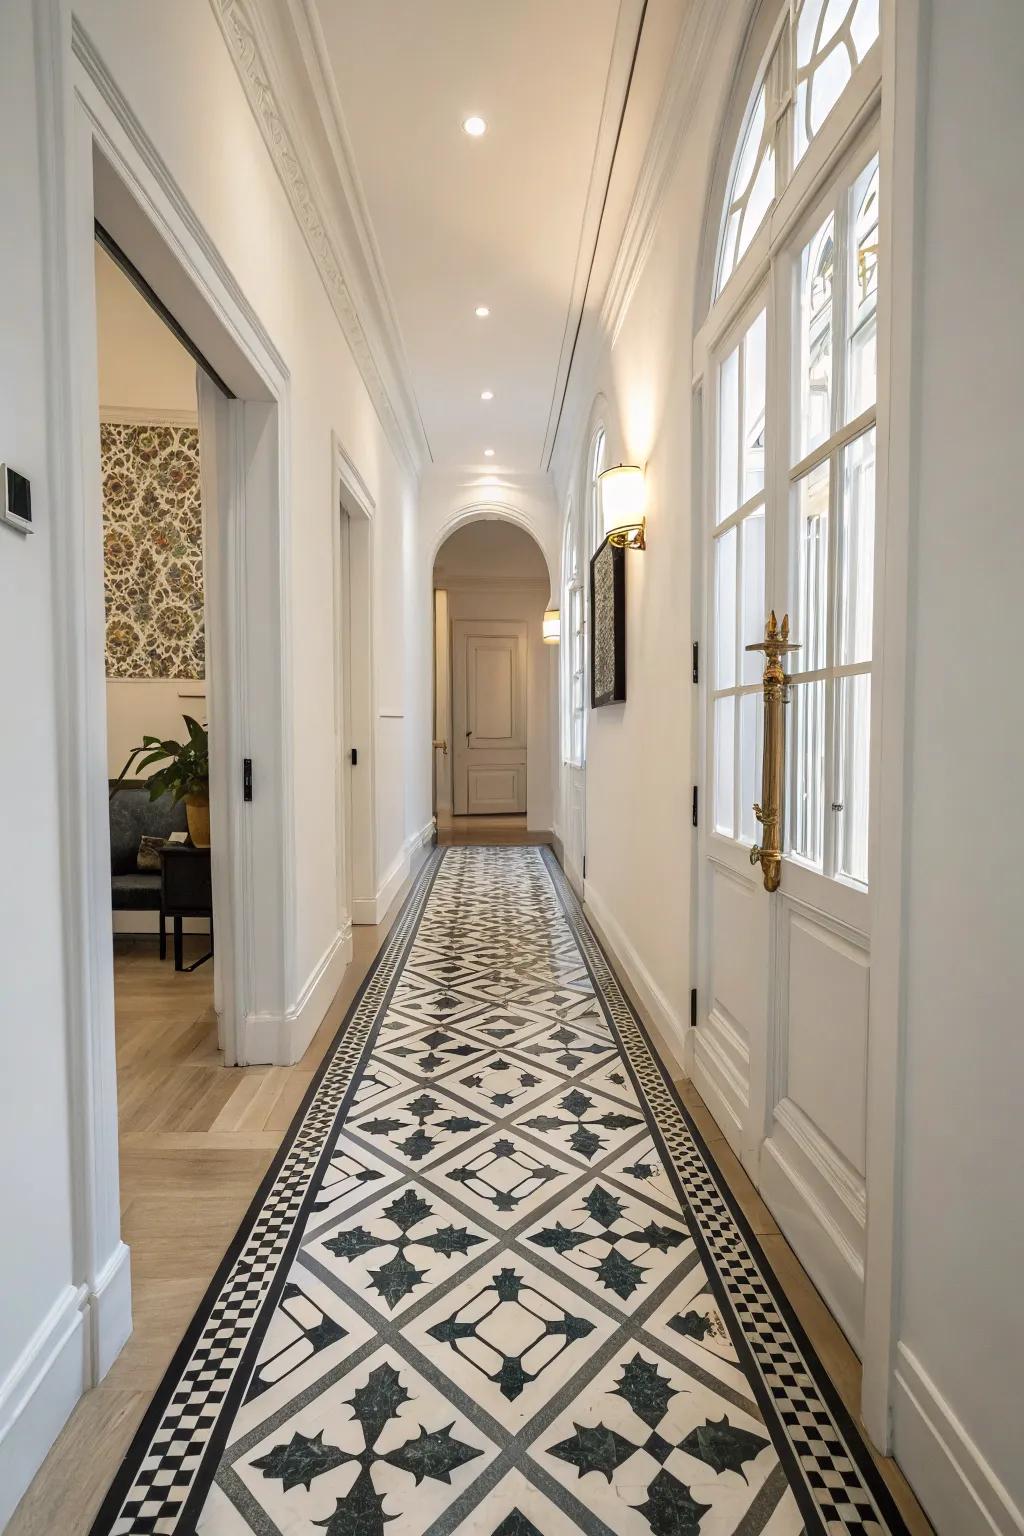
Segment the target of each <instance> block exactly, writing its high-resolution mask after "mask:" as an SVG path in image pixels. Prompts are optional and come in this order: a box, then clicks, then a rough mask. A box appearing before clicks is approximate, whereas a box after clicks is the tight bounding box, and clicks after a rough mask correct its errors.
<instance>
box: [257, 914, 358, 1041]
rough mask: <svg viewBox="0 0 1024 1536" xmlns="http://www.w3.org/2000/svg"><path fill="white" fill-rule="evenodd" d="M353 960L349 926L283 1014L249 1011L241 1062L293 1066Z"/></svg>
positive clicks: (340, 931) (320, 960)
mask: <svg viewBox="0 0 1024 1536" xmlns="http://www.w3.org/2000/svg"><path fill="white" fill-rule="evenodd" d="M351 959H352V926H351V924H349V923H346V925H345V927H344V928H339V930H338V932H337V933H336V934H335V935H334V938H333V939H332V940H331V942H330V943H329V944H328V946H327V948H326V949H325V950H324V952H323V954H322V955H321V957H320V959H319V960H318V961H317V963H316V965H315V966H314V967H313V969H312V971H311V972H310V974H309V976H308V977H307V978H306V981H305V984H304V985H303V988H302V991H301V992H300V993H299V995H298V997H297V998H296V1000H295V1002H294V1003H293V1004H292V1006H291V1007H290V1008H287V1009H286V1010H285V1012H284V1013H283V1014H278V1013H251V1014H250V1015H249V1017H248V1018H247V1019H246V1021H245V1029H244V1041H243V1046H242V1053H241V1054H242V1061H243V1063H244V1064H245V1065H246V1066H259V1065H263V1064H270V1065H272V1066H276V1067H290V1066H294V1064H295V1062H297V1061H298V1060H300V1058H301V1057H302V1054H303V1052H304V1051H305V1049H306V1047H307V1046H308V1044H309V1042H310V1041H311V1040H312V1038H313V1036H314V1035H315V1034H316V1032H317V1030H318V1029H319V1028H320V1025H321V1024H322V1023H323V1020H324V1015H325V1014H326V1013H327V1010H328V1008H329V1007H330V1005H331V999H332V998H333V997H334V994H335V993H336V992H337V990H338V988H339V987H340V986H341V981H342V977H343V976H344V974H345V968H346V966H347V965H348V963H349V961H350V960H351Z"/></svg>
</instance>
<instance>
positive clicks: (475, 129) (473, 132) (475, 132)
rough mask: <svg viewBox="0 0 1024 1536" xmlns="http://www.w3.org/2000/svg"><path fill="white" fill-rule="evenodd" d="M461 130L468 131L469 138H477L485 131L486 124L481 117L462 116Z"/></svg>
mask: <svg viewBox="0 0 1024 1536" xmlns="http://www.w3.org/2000/svg"><path fill="white" fill-rule="evenodd" d="M462 131H463V133H468V134H469V136H470V138H471V139H479V138H480V136H481V135H482V134H485V133H486V132H487V124H486V123H485V122H484V120H483V118H482V117H476V116H473V117H464V118H463V119H462Z"/></svg>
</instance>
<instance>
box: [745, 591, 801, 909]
mask: <svg viewBox="0 0 1024 1536" xmlns="http://www.w3.org/2000/svg"><path fill="white" fill-rule="evenodd" d="M799 649H800V647H799V645H797V644H796V642H795V641H791V640H790V638H789V614H788V613H786V614H783V616H782V627H781V629H780V628H779V623H778V620H777V619H776V617H775V610H774V609H772V612H771V613H770V614H769V616H768V622H767V624H766V625H765V627H764V639H763V640H762V641H761V642H760V643H759V644H758V645H748V646H747V650H748V651H760V652H762V654H763V655H764V674H763V676H762V678H761V686H762V689H763V692H764V752H763V755H762V759H761V803H760V804H759V805H755V806H754V816H755V817H756V819H757V821H758V823H759V824H760V827H761V846H760V847H757V846H755V847H753V848H751V850H750V862H751V864H760V866H761V873H762V875H763V876H764V888H765V890H766V891H777V890H778V888H779V882H780V881H781V879H782V810H783V797H784V780H785V764H786V717H785V714H784V713H783V709H784V706H785V705H786V703H787V702H788V700H789V678H788V677H787V676H786V673H785V671H784V670H783V667H782V657H783V656H785V655H786V654H787V653H788V652H789V651H798V650H799Z"/></svg>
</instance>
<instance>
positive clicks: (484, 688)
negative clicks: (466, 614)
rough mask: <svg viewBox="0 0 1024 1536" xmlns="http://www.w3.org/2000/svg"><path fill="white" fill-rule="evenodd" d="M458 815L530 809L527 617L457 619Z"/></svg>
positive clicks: (455, 760)
mask: <svg viewBox="0 0 1024 1536" xmlns="http://www.w3.org/2000/svg"><path fill="white" fill-rule="evenodd" d="M452 685H453V686H452V738H453V740H452V746H453V773H454V785H453V788H454V798H455V805H454V809H455V814H456V815H457V816H466V815H470V816H481V815H501V814H514V813H517V812H518V813H523V812H525V810H526V622H525V620H524V621H513V620H495V621H488V620H484V619H457V620H456V621H455V623H454V624H453V625H452Z"/></svg>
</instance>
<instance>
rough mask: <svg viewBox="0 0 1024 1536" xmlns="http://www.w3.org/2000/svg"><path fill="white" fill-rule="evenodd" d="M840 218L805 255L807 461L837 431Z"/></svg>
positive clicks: (803, 413) (802, 448)
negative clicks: (835, 314)
mask: <svg viewBox="0 0 1024 1536" xmlns="http://www.w3.org/2000/svg"><path fill="white" fill-rule="evenodd" d="M834 255H835V219H834V218H833V216H832V214H829V216H828V218H827V219H826V220H825V222H824V224H823V225H822V226H821V228H820V229H819V230H818V232H817V234H815V235H814V237H813V238H812V239H811V240H809V241H808V242H807V244H806V245H805V246H804V249H803V253H802V254H801V257H800V431H799V434H798V439H797V441H798V444H799V446H798V451H797V458H799V459H802V458H803V457H804V455H805V454H807V453H810V451H811V449H812V448H816V447H817V446H818V444H819V443H823V442H824V441H825V439H826V437H828V436H829V434H830V433H831V431H832V268H833V260H834Z"/></svg>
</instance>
